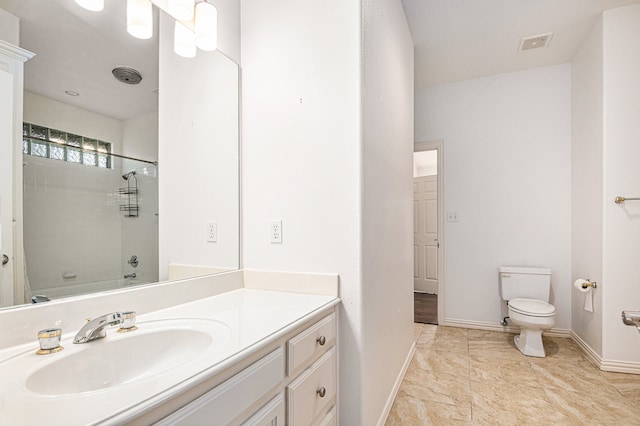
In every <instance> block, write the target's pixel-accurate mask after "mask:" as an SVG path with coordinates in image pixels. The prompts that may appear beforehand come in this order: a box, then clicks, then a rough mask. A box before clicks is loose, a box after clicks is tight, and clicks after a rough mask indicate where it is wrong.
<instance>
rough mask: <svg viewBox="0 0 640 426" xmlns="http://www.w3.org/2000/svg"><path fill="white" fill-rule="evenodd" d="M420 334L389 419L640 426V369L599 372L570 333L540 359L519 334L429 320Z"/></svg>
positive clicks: (548, 343) (548, 341) (547, 340)
mask: <svg viewBox="0 0 640 426" xmlns="http://www.w3.org/2000/svg"><path fill="white" fill-rule="evenodd" d="M415 330H416V329H415V328H414V331H415ZM416 335H417V336H418V337H417V344H416V353H415V356H414V359H413V360H412V362H411V365H410V366H409V369H408V371H407V375H406V376H405V379H404V381H403V383H402V385H401V387H400V391H399V393H398V397H397V398H396V401H395V403H394V406H393V408H392V411H391V414H390V416H389V420H388V422H387V425H403V426H404V425H407V426H414V425H458V424H461V425H475V426H477V425H480V426H484V425H491V426H494V425H509V426H511V425H518V426H520V425H536V426H539V425H554V426H555V425H606V426H608V425H616V426H617V425H638V426H640V375H631V374H623V373H610V372H604V371H600V370H599V369H598V368H596V367H595V366H593V365H592V364H591V363H590V362H589V361H588V360H587V358H586V357H585V356H584V355H583V353H582V351H581V349H580V348H579V347H578V345H576V344H575V342H573V340H571V339H568V338H557V337H544V338H543V341H544V345H545V350H546V353H547V356H546V357H545V358H536V357H528V356H525V355H523V354H522V353H520V351H519V350H518V349H517V348H516V347H515V344H514V343H513V336H514V335H513V334H507V333H501V332H493V331H483V330H472V329H462V328H455V327H441V326H434V325H429V324H425V325H424V326H423V327H422V328H421V330H420V332H419V333H418V334H416Z"/></svg>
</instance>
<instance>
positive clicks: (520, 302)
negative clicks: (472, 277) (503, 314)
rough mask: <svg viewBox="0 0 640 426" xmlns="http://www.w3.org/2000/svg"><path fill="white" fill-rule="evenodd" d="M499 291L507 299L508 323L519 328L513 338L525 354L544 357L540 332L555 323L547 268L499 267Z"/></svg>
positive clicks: (549, 276) (549, 273)
mask: <svg viewBox="0 0 640 426" xmlns="http://www.w3.org/2000/svg"><path fill="white" fill-rule="evenodd" d="M499 270H500V290H501V292H502V299H503V300H506V301H507V305H508V307H509V318H510V319H511V322H512V323H513V324H515V325H517V326H518V327H520V335H519V336H515V337H514V341H515V343H516V346H517V347H518V349H520V352H522V353H523V354H525V355H527V356H537V357H541V358H543V357H544V356H545V353H544V346H543V345H542V331H543V330H547V329H549V328H551V327H553V325H554V324H555V314H556V308H555V306H553V305H551V304H550V303H548V302H549V293H550V291H551V270H550V269H544V268H527V267H514V266H502V267H500V269H499Z"/></svg>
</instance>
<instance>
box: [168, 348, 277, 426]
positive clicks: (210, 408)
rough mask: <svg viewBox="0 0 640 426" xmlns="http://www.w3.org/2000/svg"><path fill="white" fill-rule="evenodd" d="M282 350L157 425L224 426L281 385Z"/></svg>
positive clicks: (266, 357)
mask: <svg viewBox="0 0 640 426" xmlns="http://www.w3.org/2000/svg"><path fill="white" fill-rule="evenodd" d="M283 363H284V353H283V350H282V348H278V349H277V350H275V351H273V352H271V353H270V354H269V355H267V356H265V357H264V358H262V359H261V360H259V361H257V362H255V363H254V364H252V365H251V366H249V367H247V368H245V369H244V370H242V371H241V372H240V373H238V374H236V375H235V376H233V377H232V378H230V379H229V380H227V381H226V382H223V383H222V384H220V385H218V386H216V387H215V388H213V389H212V390H210V391H209V392H207V393H205V394H204V395H202V396H201V397H200V398H198V399H196V400H195V401H193V402H191V403H189V404H187V405H186V406H184V407H182V408H181V409H179V410H178V411H176V412H175V413H173V414H171V415H169V416H168V417H166V418H164V419H163V420H161V421H160V422H158V423H157V425H162V426H164V425H181V426H188V425H194V426H195V425H198V426H200V425H204V424H210V425H226V424H228V423H230V422H232V421H234V422H235V419H236V418H237V417H238V416H239V415H240V414H241V413H243V412H244V411H246V410H248V409H249V408H250V407H251V406H252V405H254V404H255V403H256V402H257V401H258V400H259V399H260V398H262V397H264V396H265V395H267V394H268V393H269V392H270V391H272V390H273V389H274V388H276V387H277V386H278V385H280V383H282V378H283V371H282V364H283Z"/></svg>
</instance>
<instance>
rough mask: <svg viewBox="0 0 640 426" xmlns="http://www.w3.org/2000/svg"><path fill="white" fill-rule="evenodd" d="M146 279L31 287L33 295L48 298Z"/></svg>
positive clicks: (144, 282) (135, 283)
mask: <svg viewBox="0 0 640 426" xmlns="http://www.w3.org/2000/svg"><path fill="white" fill-rule="evenodd" d="M148 283H149V282H148V281H143V280H140V279H135V278H134V279H123V278H121V279H118V280H105V281H93V282H90V283H79V284H68V285H63V286H58V287H49V288H43V289H32V290H31V293H32V295H33V296H36V295H38V296H40V295H42V296H47V297H48V298H49V299H51V300H53V299H60V298H63V297H69V296H77V295H80V294H87V293H98V292H102V291H109V290H117V289H122V288H126V287H131V286H135V285H140V284H148Z"/></svg>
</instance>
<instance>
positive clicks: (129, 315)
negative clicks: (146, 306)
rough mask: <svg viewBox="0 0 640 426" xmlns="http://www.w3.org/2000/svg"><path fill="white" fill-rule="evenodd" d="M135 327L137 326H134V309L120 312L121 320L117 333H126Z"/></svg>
mask: <svg viewBox="0 0 640 426" xmlns="http://www.w3.org/2000/svg"><path fill="white" fill-rule="evenodd" d="M137 329H138V327H136V311H127V312H122V322H121V323H120V328H119V329H118V333H126V332H128V331H133V330H137Z"/></svg>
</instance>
